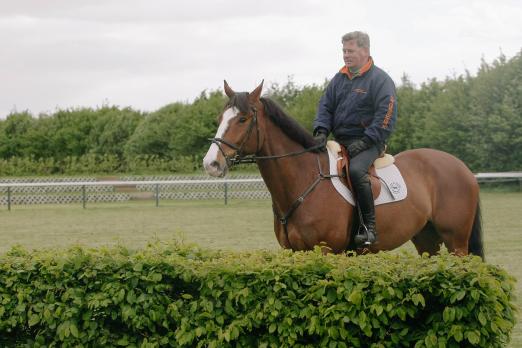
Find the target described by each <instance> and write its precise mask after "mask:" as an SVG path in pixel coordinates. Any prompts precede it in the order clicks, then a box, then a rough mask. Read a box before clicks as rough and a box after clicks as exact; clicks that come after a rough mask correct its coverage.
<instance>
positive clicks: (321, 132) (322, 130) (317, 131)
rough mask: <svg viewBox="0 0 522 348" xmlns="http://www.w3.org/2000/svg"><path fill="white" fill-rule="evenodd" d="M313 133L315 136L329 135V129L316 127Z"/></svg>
mask: <svg viewBox="0 0 522 348" xmlns="http://www.w3.org/2000/svg"><path fill="white" fill-rule="evenodd" d="M313 134H314V137H315V136H318V135H319V134H324V135H328V130H327V129H326V128H324V127H317V128H316V129H314V133H313Z"/></svg>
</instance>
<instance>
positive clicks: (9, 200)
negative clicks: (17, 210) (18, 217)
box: [7, 186, 11, 211]
mask: <svg viewBox="0 0 522 348" xmlns="http://www.w3.org/2000/svg"><path fill="white" fill-rule="evenodd" d="M7 210H9V211H11V186H7Z"/></svg>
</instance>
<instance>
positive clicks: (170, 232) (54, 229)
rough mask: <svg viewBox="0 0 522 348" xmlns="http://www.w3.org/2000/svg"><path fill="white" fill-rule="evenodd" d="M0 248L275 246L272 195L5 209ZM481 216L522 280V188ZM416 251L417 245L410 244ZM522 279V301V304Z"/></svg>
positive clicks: (518, 342) (503, 261) (494, 245)
mask: <svg viewBox="0 0 522 348" xmlns="http://www.w3.org/2000/svg"><path fill="white" fill-rule="evenodd" d="M0 208H1V209H2V210H0V252H5V251H6V250H8V249H9V248H10V247H11V246H13V245H15V244H19V245H22V246H24V247H26V248H28V249H33V248H44V247H57V246H68V245H72V244H82V245H86V246H100V245H114V244H122V245H125V246H127V247H130V248H135V247H140V246H143V245H144V244H145V243H147V242H148V241H153V240H156V239H160V240H168V239H172V238H177V237H179V236H180V235H181V236H183V238H184V239H186V240H187V241H190V242H196V243H198V244H199V245H201V246H203V247H208V248H220V249H232V250H241V249H274V250H277V249H278V248H279V245H278V244H277V241H276V239H275V236H274V232H273V219H272V208H271V202H270V201H269V200H263V201H234V200H232V201H231V202H229V204H228V205H227V206H225V205H224V204H223V202H222V201H201V202H161V203H160V207H158V208H156V207H155V206H154V202H152V201H145V202H137V203H123V204H102V203H100V204H89V205H88V206H87V209H82V207H81V205H54V206H44V205H38V206H13V207H12V211H11V212H9V211H7V209H6V207H5V206H3V207H0ZM482 216H483V221H484V239H485V249H486V259H487V262H490V263H493V264H497V265H500V266H502V267H503V268H505V269H506V270H507V271H508V272H509V273H510V274H512V275H513V276H515V277H516V278H517V279H519V280H520V279H522V267H520V266H519V265H520V263H521V262H522V193H493V192H483V193H482ZM404 248H408V249H410V250H413V248H412V246H411V243H408V244H407V245H405V246H404ZM521 289H522V284H520V283H519V284H517V296H518V300H517V304H518V306H519V308H522V291H521ZM511 347H522V325H521V324H518V325H517V327H515V331H514V333H513V340H512V344H511Z"/></svg>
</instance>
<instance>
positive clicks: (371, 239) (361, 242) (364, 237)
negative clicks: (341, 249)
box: [354, 223, 377, 247]
mask: <svg viewBox="0 0 522 348" xmlns="http://www.w3.org/2000/svg"><path fill="white" fill-rule="evenodd" d="M361 229H362V230H363V232H362V233H361ZM354 241H355V244H356V245H358V246H363V247H368V246H370V245H372V244H373V243H375V242H376V241H377V233H375V232H370V231H369V230H368V227H366V225H365V224H363V223H361V226H360V229H359V231H358V233H357V234H356V235H355V237H354Z"/></svg>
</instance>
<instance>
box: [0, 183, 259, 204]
mask: <svg viewBox="0 0 522 348" xmlns="http://www.w3.org/2000/svg"><path fill="white" fill-rule="evenodd" d="M247 183H261V184H262V191H259V187H258V191H256V192H262V193H266V194H264V195H261V196H269V193H268V191H267V190H266V186H264V182H263V179H261V178H253V179H211V180H152V181H131V180H128V181H112V180H111V181H78V182H74V181H73V182H27V183H18V182H17V183H0V190H2V191H4V192H5V194H6V198H5V199H4V200H3V201H5V204H6V205H7V209H8V210H11V206H12V205H13V194H14V193H15V192H14V190H15V189H18V190H19V191H20V190H23V189H24V188H38V187H46V188H52V187H58V188H60V190H59V192H58V193H60V194H63V192H62V191H63V188H64V187H71V188H76V190H75V191H77V188H80V195H79V198H80V199H79V200H80V201H81V203H82V206H83V208H86V205H87V202H88V201H89V196H93V195H98V196H99V195H100V193H96V192H89V191H88V188H93V187H100V186H111V187H113V188H117V187H133V188H134V190H133V191H134V193H136V194H138V193H142V192H150V191H151V189H150V188H152V192H153V197H152V198H153V199H154V201H155V204H156V206H159V202H160V197H161V190H160V189H161V188H166V187H176V186H177V187H180V186H185V190H186V186H197V185H200V186H201V187H203V189H205V187H209V186H212V187H213V188H212V189H211V191H210V192H213V193H218V195H220V193H221V192H222V193H223V194H222V197H223V199H224V203H225V204H228V200H229V197H230V195H231V193H230V186H231V185H237V184H247ZM217 185H220V186H221V188H222V189H221V190H216V186H217ZM208 192H209V191H207V192H206V193H207V194H206V195H205V194H203V195H202V196H206V197H208V198H216V197H217V195H208ZM114 196H115V195H113V197H114ZM130 196H131V195H128V194H127V195H124V197H123V198H121V195H120V196H116V199H115V200H114V201H123V200H129V199H130ZM166 196H167V197H168V195H166ZM171 196H172V195H171ZM257 196H260V195H257ZM75 197H76V198H78V195H76V196H75ZM189 197H190V196H189ZM262 198H266V197H262ZM101 201H110V200H109V199H106V198H104V199H102V200H101Z"/></svg>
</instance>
